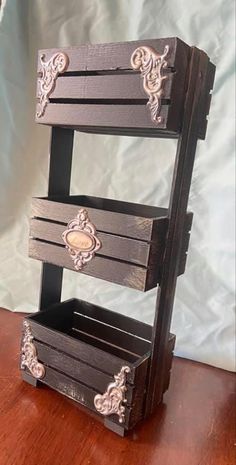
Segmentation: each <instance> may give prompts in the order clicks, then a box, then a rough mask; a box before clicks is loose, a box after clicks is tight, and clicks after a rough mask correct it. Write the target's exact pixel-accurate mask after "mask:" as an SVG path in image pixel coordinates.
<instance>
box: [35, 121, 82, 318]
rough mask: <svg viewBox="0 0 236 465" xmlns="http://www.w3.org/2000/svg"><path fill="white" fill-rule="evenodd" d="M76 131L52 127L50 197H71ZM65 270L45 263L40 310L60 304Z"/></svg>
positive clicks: (43, 266)
mask: <svg viewBox="0 0 236 465" xmlns="http://www.w3.org/2000/svg"><path fill="white" fill-rule="evenodd" d="M73 139H74V131H73V130H72V129H63V128H59V127H52V132H51V144H50V164H49V179H48V195H49V196H53V195H69V193H70V178H71V165H72V153H73ZM62 279H63V268H61V267H58V266H56V265H51V264H50V263H43V265H42V275H41V292H40V301H39V310H44V309H46V308H47V307H49V306H50V305H52V304H54V303H56V302H60V300H61V289H62Z"/></svg>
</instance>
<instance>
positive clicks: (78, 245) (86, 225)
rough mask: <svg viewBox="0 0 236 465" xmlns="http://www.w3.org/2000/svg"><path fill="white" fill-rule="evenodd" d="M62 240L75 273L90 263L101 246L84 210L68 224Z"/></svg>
mask: <svg viewBox="0 0 236 465" xmlns="http://www.w3.org/2000/svg"><path fill="white" fill-rule="evenodd" d="M62 239H63V241H64V242H65V244H66V248H67V250H68V252H69V254H70V256H71V258H72V260H73V262H74V266H75V269H76V270H77V271H79V270H81V269H82V268H83V266H84V265H86V263H88V262H90V260H92V258H93V257H94V255H95V253H96V252H97V251H98V250H99V249H100V248H101V246H102V244H101V241H100V240H99V239H98V237H97V236H96V228H95V226H94V224H93V223H91V221H90V219H89V216H88V212H87V210H86V209H85V208H81V209H80V210H79V212H78V215H77V216H76V218H74V219H73V220H71V221H70V222H69V223H68V225H67V229H66V230H65V231H64V232H63V234H62Z"/></svg>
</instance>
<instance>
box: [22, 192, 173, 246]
mask: <svg viewBox="0 0 236 465" xmlns="http://www.w3.org/2000/svg"><path fill="white" fill-rule="evenodd" d="M59 199H60V198H58V201H53V200H48V199H47V198H42V199H40V198H34V199H33V200H32V211H31V216H32V217H36V218H45V219H48V220H53V221H57V222H60V223H64V224H67V223H68V222H69V221H71V220H72V219H73V218H75V217H76V215H77V214H78V210H79V209H80V208H83V207H85V208H86V210H87V212H88V215H89V218H90V220H91V221H92V223H94V225H95V226H96V229H97V230H98V231H100V232H107V233H111V234H116V235H118V236H126V237H133V238H134V239H141V240H144V241H151V240H152V234H153V224H154V223H157V222H158V225H160V227H161V226H162V227H163V226H164V225H166V213H167V210H166V209H164V208H152V207H150V209H149V207H147V209H146V208H145V207H144V208H143V210H142V206H140V214H138V210H137V213H135V212H133V214H128V211H129V208H128V207H126V205H128V206H129V205H132V204H128V203H127V202H115V201H111V206H110V208H111V211H106V209H105V204H106V202H105V203H104V204H103V203H101V206H100V204H99V203H98V204H97V207H96V204H94V207H95V208H92V206H91V207H90V206H89V204H88V201H87V199H86V197H83V196H81V197H80V196H79V197H77V196H72V197H68V198H67V199H66V198H65V202H67V203H62V202H61V201H60V200H59ZM93 199H94V198H93ZM98 200H102V199H98ZM105 200H107V199H105ZM69 202H73V203H74V204H72V203H69ZM116 203H119V204H120V208H121V211H122V210H123V211H124V212H125V213H120V212H117V211H116ZM91 205H93V202H91ZM100 207H101V208H103V209H102V210H101V209H100ZM136 207H138V205H136ZM112 210H113V211H112ZM144 210H146V211H147V215H146V217H144ZM149 212H150V213H149ZM151 212H153V213H152V215H153V217H155V218H151V217H148V216H149V215H150V216H151ZM154 212H156V214H155V213H154ZM142 216H143V217H142ZM158 216H159V218H158V221H155V219H156V218H157V217H158Z"/></svg>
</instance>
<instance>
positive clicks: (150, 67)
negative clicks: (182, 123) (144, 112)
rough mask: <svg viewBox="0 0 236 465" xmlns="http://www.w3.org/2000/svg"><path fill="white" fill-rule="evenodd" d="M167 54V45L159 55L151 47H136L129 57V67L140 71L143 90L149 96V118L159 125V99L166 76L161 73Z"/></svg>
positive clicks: (160, 118)
mask: <svg viewBox="0 0 236 465" xmlns="http://www.w3.org/2000/svg"><path fill="white" fill-rule="evenodd" d="M168 52H169V45H166V46H165V48H164V53H163V54H162V55H159V54H158V53H157V52H156V50H154V49H153V48H152V47H145V46H143V47H138V48H136V50H135V51H134V52H133V54H132V56H131V66H132V68H133V69H135V70H140V71H141V76H142V78H143V88H144V90H145V92H146V94H147V95H148V96H149V101H148V103H147V105H149V106H150V110H151V117H152V121H153V122H154V123H157V124H158V123H161V122H162V117H161V116H160V110H161V97H162V94H163V83H164V81H165V80H166V79H167V77H168V75H163V74H162V71H163V69H164V68H166V67H167V66H168V63H167V61H166V60H165V58H166V56H167V54H168Z"/></svg>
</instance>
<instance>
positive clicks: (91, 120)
mask: <svg viewBox="0 0 236 465" xmlns="http://www.w3.org/2000/svg"><path fill="white" fill-rule="evenodd" d="M168 109H169V107H168V105H162V107H161V111H160V116H161V117H162V122H161V123H159V124H158V129H166V128H167V129H169V130H173V131H174V130H175V128H172V127H167V118H168ZM36 123H41V124H48V125H50V126H64V127H66V126H69V127H71V128H73V129H74V128H77V127H83V126H93V127H96V126H106V127H118V128H137V129H138V128H154V129H155V128H156V123H155V122H153V121H152V119H151V114H150V109H149V107H148V106H146V105H124V104H123V105H122V104H119V105H117V104H115V103H114V104H110V105H104V104H90V103H88V104H83V103H79V104H78V103H60V104H58V103H49V104H48V105H47V109H46V111H45V113H44V116H43V117H41V118H37V117H36ZM137 135H138V133H137Z"/></svg>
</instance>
